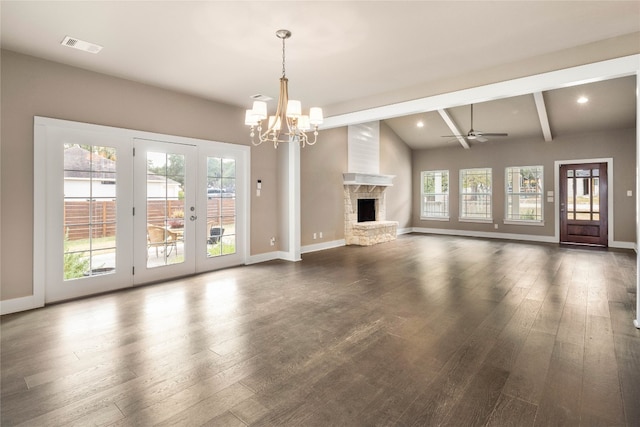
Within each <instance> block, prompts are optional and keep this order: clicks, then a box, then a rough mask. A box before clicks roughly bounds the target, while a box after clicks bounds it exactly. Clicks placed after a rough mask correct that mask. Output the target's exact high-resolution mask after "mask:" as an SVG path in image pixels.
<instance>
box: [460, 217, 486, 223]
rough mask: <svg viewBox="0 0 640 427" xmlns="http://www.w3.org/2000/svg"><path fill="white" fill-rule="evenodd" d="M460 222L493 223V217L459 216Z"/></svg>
mask: <svg viewBox="0 0 640 427" xmlns="http://www.w3.org/2000/svg"><path fill="white" fill-rule="evenodd" d="M458 222H477V223H478V224H493V218H489V219H480V218H458Z"/></svg>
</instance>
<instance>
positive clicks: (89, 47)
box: [60, 36, 102, 53]
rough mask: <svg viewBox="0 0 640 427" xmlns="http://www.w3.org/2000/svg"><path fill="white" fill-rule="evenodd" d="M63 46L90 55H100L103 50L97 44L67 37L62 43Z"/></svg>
mask: <svg viewBox="0 0 640 427" xmlns="http://www.w3.org/2000/svg"><path fill="white" fill-rule="evenodd" d="M60 44H61V45H62V46H67V47H72V48H74V49H79V50H83V51H85V52H89V53H98V52H100V51H101V50H102V46H100V45H97V44H95V43H89V42H85V41H83V40H80V39H77V38H75V37H69V36H66V37H65V38H64V40H62V41H61V42H60Z"/></svg>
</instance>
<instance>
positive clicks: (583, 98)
mask: <svg viewBox="0 0 640 427" xmlns="http://www.w3.org/2000/svg"><path fill="white" fill-rule="evenodd" d="M587 102H589V98H587V97H586V96H581V97H580V98H578V104H586V103H587Z"/></svg>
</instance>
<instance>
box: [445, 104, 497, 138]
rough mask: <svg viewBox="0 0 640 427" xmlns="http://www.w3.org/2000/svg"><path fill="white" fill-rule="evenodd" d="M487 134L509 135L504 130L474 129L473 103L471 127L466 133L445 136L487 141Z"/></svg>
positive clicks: (446, 136)
mask: <svg viewBox="0 0 640 427" xmlns="http://www.w3.org/2000/svg"><path fill="white" fill-rule="evenodd" d="M487 136H509V134H508V133H504V132H499V133H496V132H482V131H479V130H474V129H473V104H471V129H469V132H467V134H466V135H444V136H443V138H459V137H462V138H467V139H468V140H469V141H478V142H487V141H488V139H487V138H486V137H487Z"/></svg>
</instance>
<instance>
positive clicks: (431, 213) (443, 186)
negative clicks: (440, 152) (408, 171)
mask: <svg viewBox="0 0 640 427" xmlns="http://www.w3.org/2000/svg"><path fill="white" fill-rule="evenodd" d="M421 175H422V176H421V178H422V179H421V181H422V211H421V215H420V216H421V218H423V219H430V218H440V219H443V218H445V219H448V218H449V171H448V170H436V171H423V172H422V174H421Z"/></svg>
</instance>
